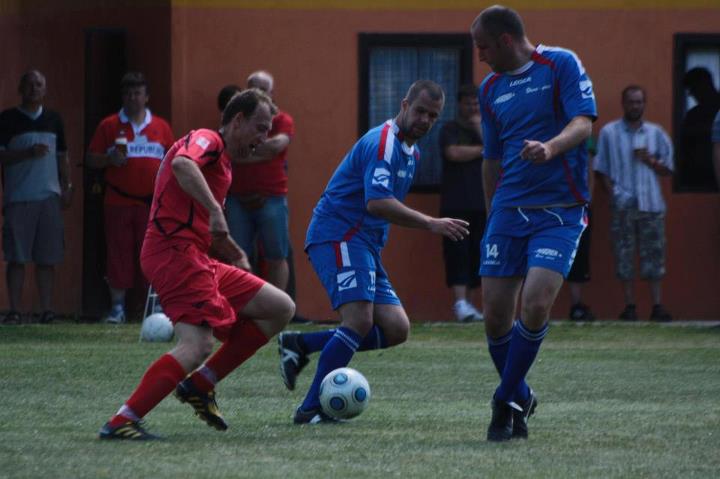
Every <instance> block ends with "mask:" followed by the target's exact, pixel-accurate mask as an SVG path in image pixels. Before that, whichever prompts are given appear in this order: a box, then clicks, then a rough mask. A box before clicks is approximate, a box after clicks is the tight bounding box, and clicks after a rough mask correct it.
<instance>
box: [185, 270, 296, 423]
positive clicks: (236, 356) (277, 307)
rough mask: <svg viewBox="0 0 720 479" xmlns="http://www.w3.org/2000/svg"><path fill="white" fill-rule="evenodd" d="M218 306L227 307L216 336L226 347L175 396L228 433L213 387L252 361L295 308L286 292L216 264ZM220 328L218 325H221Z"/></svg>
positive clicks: (216, 353)
mask: <svg viewBox="0 0 720 479" xmlns="http://www.w3.org/2000/svg"><path fill="white" fill-rule="evenodd" d="M214 269H215V278H216V280H217V284H218V288H219V289H218V301H219V302H220V303H221V304H226V305H227V307H226V308H224V309H223V319H222V323H221V324H222V325H221V326H219V327H217V328H216V329H215V335H216V336H217V337H218V338H219V339H221V340H222V341H223V344H222V346H220V348H219V349H218V350H217V351H215V353H214V354H213V355H212V356H211V357H210V358H209V359H208V360H207V361H206V362H205V364H203V365H202V366H201V367H200V368H198V369H197V370H195V371H194V372H193V374H192V375H191V376H190V377H188V378H187V379H186V380H184V381H183V382H182V383H180V384H179V385H178V387H177V392H176V395H177V396H178V398H179V399H180V400H181V401H183V402H189V403H190V404H191V405H192V406H193V408H194V409H195V413H196V414H197V415H198V416H199V417H200V418H201V419H202V420H203V421H205V422H206V423H207V424H208V425H210V426H212V427H214V428H216V429H218V430H225V429H227V424H226V423H225V420H224V419H223V418H222V415H221V414H220V411H219V409H218V407H217V403H216V402H215V385H216V384H217V383H218V382H219V381H221V380H223V379H224V378H225V377H226V376H227V375H228V374H230V373H231V372H232V371H234V370H235V369H236V368H237V367H238V366H240V365H241V364H243V363H244V362H245V361H246V360H248V359H249V358H250V357H252V356H253V355H254V354H255V353H256V352H257V351H258V349H260V348H261V347H262V346H264V345H265V344H266V343H267V342H268V340H269V338H271V337H272V336H274V335H275V334H276V333H277V332H278V331H280V330H282V329H283V328H284V327H285V325H286V324H287V323H288V321H290V318H291V317H292V315H293V313H294V311H295V305H294V303H293V302H292V300H291V299H290V297H289V296H288V295H287V294H285V293H284V292H283V291H280V290H279V289H278V288H276V287H274V286H273V285H271V284H269V283H265V282H264V281H262V280H261V279H259V278H257V277H256V276H254V275H252V274H250V273H248V272H246V271H242V270H240V269H238V268H235V267H232V266H228V265H224V264H221V263H216V264H215V267H214ZM218 324H220V323H218Z"/></svg>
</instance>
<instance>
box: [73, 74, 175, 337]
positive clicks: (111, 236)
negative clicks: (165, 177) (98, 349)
mask: <svg viewBox="0 0 720 479" xmlns="http://www.w3.org/2000/svg"><path fill="white" fill-rule="evenodd" d="M120 88H121V91H122V104H123V106H122V109H121V110H120V111H119V112H118V113H114V114H112V115H110V116H108V117H107V118H105V119H103V120H102V121H101V122H100V125H99V126H98V127H97V129H96V130H95V134H94V136H93V138H92V141H91V142H90V148H89V151H88V154H87V163H88V165H89V166H90V167H91V168H104V169H105V182H106V185H107V189H106V190H105V200H104V202H105V208H104V210H105V240H106V244H107V281H108V285H109V287H110V300H111V303H112V304H111V307H110V312H109V313H108V314H107V316H106V317H105V322H108V323H122V322H124V321H125V292H126V291H127V290H128V289H130V288H132V287H133V286H136V285H137V286H139V287H142V288H143V289H146V288H147V285H145V284H144V278H142V274H141V272H140V265H139V258H140V250H141V249H142V243H143V238H144V236H145V229H146V228H147V222H148V215H149V214H150V203H151V202H152V196H153V185H154V184H155V177H156V176H157V172H158V168H159V167H160V161H161V160H162V159H163V156H164V155H165V152H166V151H167V149H168V148H170V146H172V143H173V134H172V131H171V130H170V125H168V123H167V122H166V121H165V120H163V119H162V118H160V117H158V116H155V115H153V114H152V113H150V110H149V109H148V108H146V105H147V103H148V100H149V99H150V96H149V94H148V87H147V82H146V81H145V76H144V75H143V74H142V73H138V72H130V73H127V74H125V76H124V77H123V78H122V81H121V83H120Z"/></svg>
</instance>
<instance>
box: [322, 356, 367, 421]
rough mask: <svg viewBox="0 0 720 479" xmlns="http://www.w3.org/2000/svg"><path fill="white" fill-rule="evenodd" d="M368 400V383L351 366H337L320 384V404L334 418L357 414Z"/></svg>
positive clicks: (345, 417)
mask: <svg viewBox="0 0 720 479" xmlns="http://www.w3.org/2000/svg"><path fill="white" fill-rule="evenodd" d="M369 401H370V385H369V384H368V382H367V379H365V376H363V375H362V374H360V373H359V372H358V371H356V370H354V369H352V368H339V369H336V370H334V371H332V372H330V373H328V375H327V376H325V378H324V379H323V381H322V383H321V384H320V406H321V407H322V409H323V411H324V412H325V414H327V415H329V416H332V417H334V418H336V419H350V418H353V417H355V416H359V415H360V413H362V412H363V411H364V410H365V408H366V407H367V405H368V402H369Z"/></svg>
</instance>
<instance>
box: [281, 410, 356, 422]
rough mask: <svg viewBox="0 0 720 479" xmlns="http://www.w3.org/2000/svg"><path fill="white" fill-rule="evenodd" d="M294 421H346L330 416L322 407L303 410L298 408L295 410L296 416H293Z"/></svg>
mask: <svg viewBox="0 0 720 479" xmlns="http://www.w3.org/2000/svg"><path fill="white" fill-rule="evenodd" d="M293 422H294V423H295V424H321V423H324V424H328V423H329V424H337V423H341V422H344V421H342V420H341V419H335V418H334V417H332V416H328V415H327V414H325V413H324V412H323V411H322V409H320V408H317V409H311V410H310V411H303V410H302V409H300V408H297V409H296V410H295V416H293Z"/></svg>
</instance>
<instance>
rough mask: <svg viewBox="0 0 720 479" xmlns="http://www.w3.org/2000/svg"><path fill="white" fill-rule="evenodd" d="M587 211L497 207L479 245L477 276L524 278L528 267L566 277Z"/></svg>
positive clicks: (576, 208) (585, 223) (586, 222)
mask: <svg viewBox="0 0 720 479" xmlns="http://www.w3.org/2000/svg"><path fill="white" fill-rule="evenodd" d="M587 224H588V218H587V208H586V207H585V206H573V207H569V208H499V209H495V210H493V211H491V212H490V217H489V218H488V224H487V227H486V228H485V236H484V237H483V240H482V243H481V245H480V255H481V258H482V259H481V261H480V276H497V277H509V276H525V275H526V274H527V272H528V270H529V269H530V268H533V267H539V268H545V269H549V270H552V271H557V272H558V273H560V274H562V275H563V277H567V275H568V272H569V271H570V268H571V267H572V264H573V261H574V260H575V252H576V251H577V247H578V242H579V241H580V236H581V235H582V232H583V231H584V230H585V227H586V226H587Z"/></svg>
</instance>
